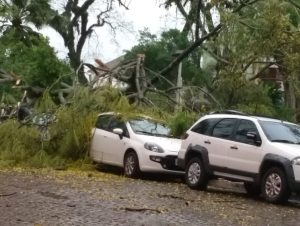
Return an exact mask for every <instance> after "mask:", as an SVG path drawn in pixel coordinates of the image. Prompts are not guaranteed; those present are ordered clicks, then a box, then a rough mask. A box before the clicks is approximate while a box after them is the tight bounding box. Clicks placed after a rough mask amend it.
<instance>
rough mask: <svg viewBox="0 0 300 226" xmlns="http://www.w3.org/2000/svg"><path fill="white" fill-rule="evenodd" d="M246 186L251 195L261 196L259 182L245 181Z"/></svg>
mask: <svg viewBox="0 0 300 226" xmlns="http://www.w3.org/2000/svg"><path fill="white" fill-rule="evenodd" d="M244 188H245V190H246V192H247V194H248V195H250V196H259V195H260V187H259V186H258V185H257V184H254V183H250V182H244Z"/></svg>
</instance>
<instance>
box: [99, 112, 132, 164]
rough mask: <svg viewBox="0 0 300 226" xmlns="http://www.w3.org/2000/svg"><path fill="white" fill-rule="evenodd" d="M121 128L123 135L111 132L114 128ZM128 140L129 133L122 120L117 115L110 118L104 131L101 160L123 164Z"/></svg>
mask: <svg viewBox="0 0 300 226" xmlns="http://www.w3.org/2000/svg"><path fill="white" fill-rule="evenodd" d="M116 128H119V129H122V130H123V136H121V137H120V136H119V135H118V134H115V133H114V132H113V130H114V129H116ZM128 142H129V133H128V130H127V127H126V124H125V122H124V121H122V120H121V119H120V118H119V117H118V116H114V117H112V118H111V120H110V122H109V125H108V129H107V131H105V133H104V140H103V144H102V146H103V148H102V150H103V162H105V163H108V164H112V165H117V166H123V158H124V154H125V151H126V145H127V143H128Z"/></svg>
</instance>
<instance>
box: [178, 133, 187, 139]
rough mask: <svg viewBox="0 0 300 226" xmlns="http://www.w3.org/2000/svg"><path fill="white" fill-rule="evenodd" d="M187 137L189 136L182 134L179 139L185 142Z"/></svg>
mask: <svg viewBox="0 0 300 226" xmlns="http://www.w3.org/2000/svg"><path fill="white" fill-rule="evenodd" d="M188 137H189V134H188V133H185V134H183V135H182V136H181V137H180V138H181V139H182V140H185V139H186V138H188Z"/></svg>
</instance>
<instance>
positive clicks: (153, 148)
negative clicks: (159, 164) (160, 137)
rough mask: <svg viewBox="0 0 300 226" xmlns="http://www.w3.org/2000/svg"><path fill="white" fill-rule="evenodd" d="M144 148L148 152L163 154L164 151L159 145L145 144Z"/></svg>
mask: <svg viewBox="0 0 300 226" xmlns="http://www.w3.org/2000/svg"><path fill="white" fill-rule="evenodd" d="M144 148H146V149H147V150H149V151H153V152H158V153H164V149H162V148H161V147H160V146H159V145H157V144H154V143H145V144H144Z"/></svg>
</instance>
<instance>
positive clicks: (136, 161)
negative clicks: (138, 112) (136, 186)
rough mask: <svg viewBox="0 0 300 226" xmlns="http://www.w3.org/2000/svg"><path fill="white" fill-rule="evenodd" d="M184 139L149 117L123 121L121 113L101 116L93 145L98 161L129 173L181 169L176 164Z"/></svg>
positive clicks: (92, 152) (133, 174) (134, 174)
mask: <svg viewBox="0 0 300 226" xmlns="http://www.w3.org/2000/svg"><path fill="white" fill-rule="evenodd" d="M180 145H181V140H180V139H175V138H172V137H171V136H170V129H169V128H167V127H166V126H165V125H163V124H161V123H159V122H157V121H154V120H152V119H151V118H149V117H143V116H142V117H136V118H134V119H130V120H128V121H123V120H122V119H121V117H120V115H119V114H116V113H103V114H100V115H99V116H98V119H97V122H96V128H95V129H94V130H93V138H92V143H91V148H90V157H91V158H92V160H93V161H94V162H96V163H104V164H108V165H113V166H119V167H124V174H125V176H127V177H133V178H134V177H138V176H139V174H140V172H167V173H168V172H169V173H178V172H181V171H180V169H179V167H177V166H176V165H175V161H176V159H177V155H178V151H179V149H180Z"/></svg>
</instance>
